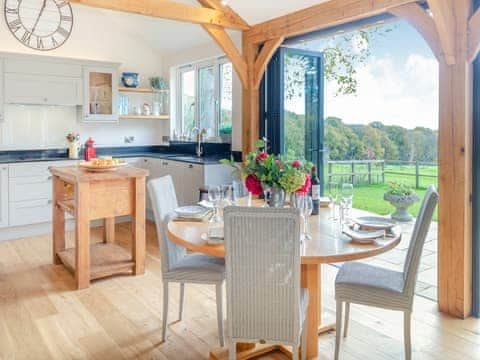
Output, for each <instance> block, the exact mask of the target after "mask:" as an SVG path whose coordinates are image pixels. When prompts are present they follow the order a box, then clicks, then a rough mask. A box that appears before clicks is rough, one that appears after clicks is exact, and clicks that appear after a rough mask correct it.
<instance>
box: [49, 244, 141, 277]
mask: <svg viewBox="0 0 480 360" xmlns="http://www.w3.org/2000/svg"><path fill="white" fill-rule="evenodd" d="M57 255H58V257H59V258H60V260H61V261H62V263H63V264H64V265H65V267H66V268H67V269H68V270H69V271H70V272H72V273H75V248H71V249H67V250H64V251H60V252H58V253H57ZM133 267H134V262H133V259H132V256H131V255H130V253H129V252H128V251H127V250H125V249H124V248H122V247H121V246H119V245H116V244H113V243H106V244H105V243H97V244H93V245H91V246H90V280H93V279H99V278H103V277H108V276H112V275H116V274H130V273H132V272H133Z"/></svg>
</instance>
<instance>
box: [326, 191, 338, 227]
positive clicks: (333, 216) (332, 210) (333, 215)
mask: <svg viewBox="0 0 480 360" xmlns="http://www.w3.org/2000/svg"><path fill="white" fill-rule="evenodd" d="M327 190H328V191H327V194H328V199H329V200H330V214H331V215H330V219H332V220H333V221H337V220H338V218H337V215H336V212H335V207H336V205H337V204H336V203H337V200H338V184H337V183H336V182H329V183H328V189H327Z"/></svg>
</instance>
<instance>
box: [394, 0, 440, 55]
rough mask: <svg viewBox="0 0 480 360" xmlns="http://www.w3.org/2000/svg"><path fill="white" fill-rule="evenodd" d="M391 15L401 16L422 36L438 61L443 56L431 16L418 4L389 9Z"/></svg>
mask: <svg viewBox="0 0 480 360" xmlns="http://www.w3.org/2000/svg"><path fill="white" fill-rule="evenodd" d="M389 12H390V13H391V14H392V15H395V16H397V17H399V18H402V19H404V20H406V21H408V22H409V23H410V25H412V26H413V27H414V28H415V29H417V31H418V32H419V33H420V34H421V35H422V36H423V38H424V39H425V41H426V42H427V44H428V46H430V49H431V50H432V52H433V54H434V55H435V56H436V57H437V59H438V60H439V61H440V60H441V59H442V56H443V51H442V46H441V44H440V37H439V36H438V31H437V27H436V25H435V22H434V21H433V18H432V17H431V16H430V14H428V12H427V11H426V10H425V9H424V8H423V7H421V6H420V5H418V4H414V3H411V4H405V5H402V6H398V7H396V8H393V9H390V11H389Z"/></svg>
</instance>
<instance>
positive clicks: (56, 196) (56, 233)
mask: <svg viewBox="0 0 480 360" xmlns="http://www.w3.org/2000/svg"><path fill="white" fill-rule="evenodd" d="M52 184H53V191H52V194H53V196H52V207H53V208H52V216H53V218H52V226H53V229H52V245H53V247H52V252H53V254H52V255H53V263H54V264H55V265H59V264H61V263H62V262H61V261H60V258H59V257H58V255H57V254H58V253H59V252H60V251H64V250H65V212H64V211H63V210H62V209H60V207H58V206H57V201H58V200H60V199H63V194H64V184H63V181H62V180H60V178H59V177H58V176H54V177H53V181H52Z"/></svg>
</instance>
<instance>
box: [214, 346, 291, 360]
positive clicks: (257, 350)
mask: <svg viewBox="0 0 480 360" xmlns="http://www.w3.org/2000/svg"><path fill="white" fill-rule="evenodd" d="M277 351H280V352H282V353H284V354H285V355H287V356H288V357H289V358H290V359H291V358H292V352H291V351H290V350H289V349H288V348H286V347H285V346H281V345H270V344H265V345H261V344H243V343H239V344H237V360H247V359H255V358H256V357H259V356H262V355H266V354H268V353H271V352H277ZM209 360H228V348H227V347H222V348H218V349H214V350H212V351H211V352H210V356H209Z"/></svg>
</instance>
